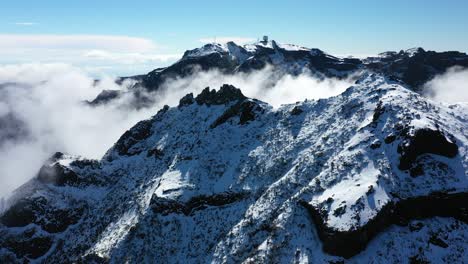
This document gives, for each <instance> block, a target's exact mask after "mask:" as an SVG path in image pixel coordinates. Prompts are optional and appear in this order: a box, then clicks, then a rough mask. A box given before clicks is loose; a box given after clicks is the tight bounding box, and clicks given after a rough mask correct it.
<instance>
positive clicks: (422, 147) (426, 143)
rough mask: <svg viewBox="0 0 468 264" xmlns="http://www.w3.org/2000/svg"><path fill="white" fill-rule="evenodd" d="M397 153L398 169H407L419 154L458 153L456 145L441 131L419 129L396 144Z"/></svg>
mask: <svg viewBox="0 0 468 264" xmlns="http://www.w3.org/2000/svg"><path fill="white" fill-rule="evenodd" d="M398 153H400V164H399V169H400V170H407V169H410V168H411V166H412V164H413V163H414V162H415V160H416V158H417V157H418V156H419V155H421V154H425V153H429V154H437V155H441V156H445V157H449V158H453V157H455V156H456V155H457V154H458V146H457V144H455V143H453V142H451V141H449V140H448V139H447V137H446V136H445V135H444V134H443V133H442V132H441V131H438V130H430V129H419V130H417V131H416V132H415V133H414V136H406V139H405V140H403V141H402V142H401V143H400V144H399V145H398Z"/></svg>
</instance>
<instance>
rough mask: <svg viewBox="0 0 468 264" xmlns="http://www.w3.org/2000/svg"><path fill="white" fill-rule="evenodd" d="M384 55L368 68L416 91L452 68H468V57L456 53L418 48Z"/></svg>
mask: <svg viewBox="0 0 468 264" xmlns="http://www.w3.org/2000/svg"><path fill="white" fill-rule="evenodd" d="M383 55H385V56H383V57H381V58H380V59H379V60H378V61H374V62H372V63H369V64H367V67H368V68H369V69H371V70H376V71H379V72H383V73H385V74H386V75H387V76H389V77H393V78H394V79H397V80H401V81H402V82H404V83H405V84H407V85H409V86H410V87H412V88H413V89H414V90H420V88H421V87H420V86H421V85H423V84H424V83H426V82H427V81H429V80H430V79H432V78H433V77H434V76H435V75H436V74H441V73H443V72H445V71H446V70H447V69H448V68H450V67H454V66H461V67H468V55H467V54H466V53H461V52H456V51H447V52H435V51H425V50H424V49H422V48H417V49H415V50H413V51H403V50H402V51H400V52H398V53H397V52H386V53H385V54H383Z"/></svg>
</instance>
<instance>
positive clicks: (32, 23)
mask: <svg viewBox="0 0 468 264" xmlns="http://www.w3.org/2000/svg"><path fill="white" fill-rule="evenodd" d="M14 24H15V25H17V26H35V25H38V23H36V22H15V23H14Z"/></svg>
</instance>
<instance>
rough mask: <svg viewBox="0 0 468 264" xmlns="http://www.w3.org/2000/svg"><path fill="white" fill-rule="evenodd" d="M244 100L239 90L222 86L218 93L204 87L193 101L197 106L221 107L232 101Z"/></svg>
mask: <svg viewBox="0 0 468 264" xmlns="http://www.w3.org/2000/svg"><path fill="white" fill-rule="evenodd" d="M246 98H247V97H245V96H244V95H243V94H242V92H241V90H240V89H237V88H236V87H234V86H232V85H229V84H224V85H223V86H221V88H220V89H219V91H216V90H214V89H213V90H210V88H209V87H206V88H205V89H203V91H202V92H201V93H200V94H199V95H197V97H196V98H195V101H196V102H197V104H199V105H201V104H206V105H221V104H226V103H229V102H232V101H237V100H244V99H246Z"/></svg>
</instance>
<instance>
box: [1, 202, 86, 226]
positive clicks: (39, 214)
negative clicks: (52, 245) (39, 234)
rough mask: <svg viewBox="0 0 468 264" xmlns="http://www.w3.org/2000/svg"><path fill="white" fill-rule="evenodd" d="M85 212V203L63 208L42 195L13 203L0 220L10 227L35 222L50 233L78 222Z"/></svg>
mask: <svg viewBox="0 0 468 264" xmlns="http://www.w3.org/2000/svg"><path fill="white" fill-rule="evenodd" d="M83 212H84V205H83V204H77V205H76V207H70V208H67V209H61V208H55V207H54V206H51V205H50V204H48V202H47V201H46V199H44V198H42V197H39V198H29V199H22V200H19V201H18V202H16V203H15V204H14V205H12V206H11V207H10V208H9V209H8V210H7V211H6V212H5V213H4V214H3V215H2V216H1V217H0V222H1V223H2V224H3V225H5V226H8V227H22V226H27V225H29V224H32V223H35V224H37V225H39V226H41V227H42V229H44V230H46V231H47V232H49V233H58V232H63V231H64V230H65V229H66V228H67V227H68V226H70V225H72V224H75V223H77V222H78V220H79V219H80V217H81V216H82V215H83Z"/></svg>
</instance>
